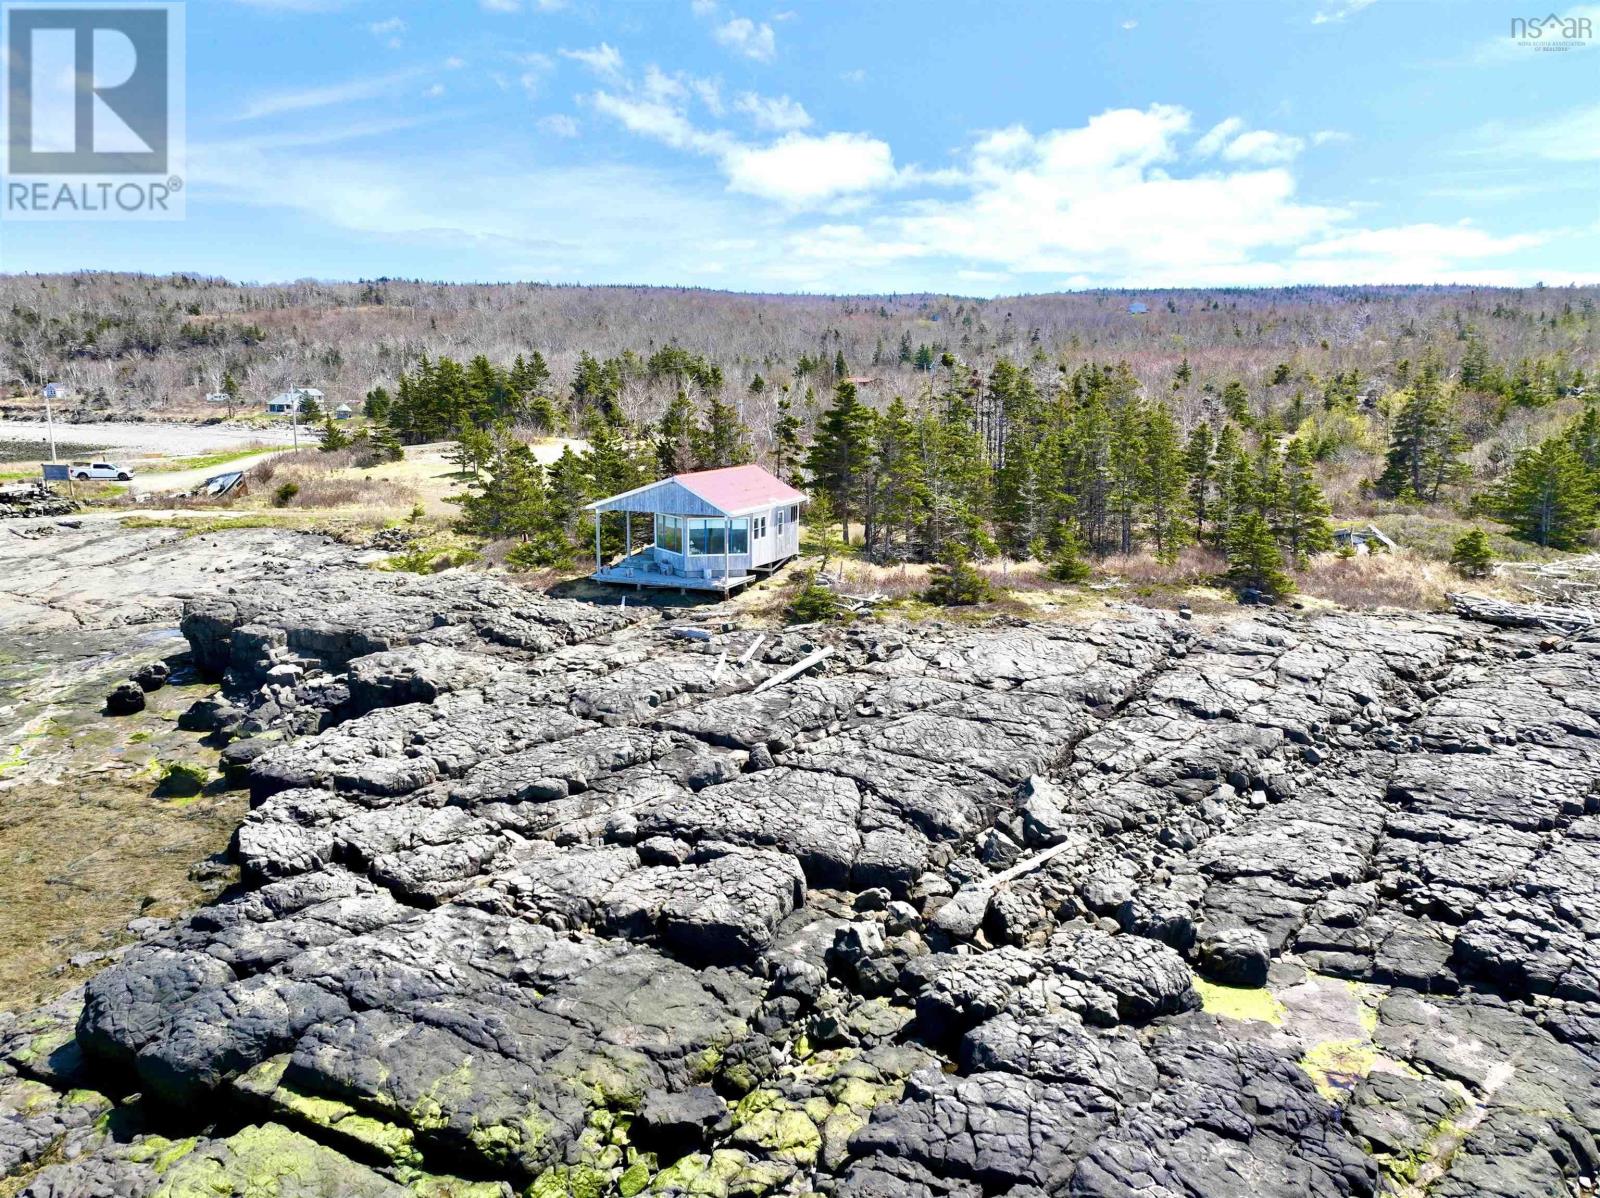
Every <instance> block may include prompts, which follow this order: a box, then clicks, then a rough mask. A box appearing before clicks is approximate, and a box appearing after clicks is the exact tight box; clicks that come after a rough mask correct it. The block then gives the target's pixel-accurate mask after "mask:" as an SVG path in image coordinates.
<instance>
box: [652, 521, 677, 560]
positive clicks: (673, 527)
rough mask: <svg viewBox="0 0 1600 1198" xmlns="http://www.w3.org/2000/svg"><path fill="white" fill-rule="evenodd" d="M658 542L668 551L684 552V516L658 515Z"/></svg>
mask: <svg viewBox="0 0 1600 1198" xmlns="http://www.w3.org/2000/svg"><path fill="white" fill-rule="evenodd" d="M656 544H657V545H658V546H659V547H660V548H662V549H665V550H666V551H667V552H668V553H682V552H683V518H682V517H681V516H657V517H656Z"/></svg>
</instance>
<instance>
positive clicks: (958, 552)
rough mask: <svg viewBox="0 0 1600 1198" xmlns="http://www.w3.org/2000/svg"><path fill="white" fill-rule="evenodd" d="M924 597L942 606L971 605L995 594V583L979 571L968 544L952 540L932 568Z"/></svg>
mask: <svg viewBox="0 0 1600 1198" xmlns="http://www.w3.org/2000/svg"><path fill="white" fill-rule="evenodd" d="M924 598H926V599H927V601H928V602H929V603H936V604H938V605H939V606H940V607H971V606H973V605H975V604H979V603H987V602H989V601H990V600H991V599H993V598H994V587H993V586H991V585H990V583H989V580H988V579H987V578H985V577H984V576H983V575H982V574H980V573H978V569H977V567H976V566H974V565H973V564H972V558H971V555H970V554H968V552H967V549H966V546H964V545H962V544H960V543H959V542H953V543H952V544H951V545H950V546H949V548H948V549H947V550H946V551H945V556H944V559H943V560H942V561H940V562H938V563H937V564H936V565H935V566H934V567H933V569H932V570H931V571H930V572H929V576H928V589H927V591H926V592H924Z"/></svg>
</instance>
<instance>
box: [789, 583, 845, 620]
mask: <svg viewBox="0 0 1600 1198" xmlns="http://www.w3.org/2000/svg"><path fill="white" fill-rule="evenodd" d="M841 606H842V605H841V604H840V602H839V596H837V595H835V594H834V593H833V590H832V589H831V588H829V587H826V586H823V585H822V583H821V581H820V580H819V579H818V577H817V571H816V570H812V571H811V573H810V574H808V575H806V581H805V584H804V585H803V586H801V588H800V590H799V591H798V592H797V593H796V594H795V597H794V600H793V602H791V603H790V604H789V615H790V616H791V617H792V618H793V619H794V621H795V622H796V623H799V624H817V623H821V622H822V621H825V620H836V619H838V618H839V615H840V614H841Z"/></svg>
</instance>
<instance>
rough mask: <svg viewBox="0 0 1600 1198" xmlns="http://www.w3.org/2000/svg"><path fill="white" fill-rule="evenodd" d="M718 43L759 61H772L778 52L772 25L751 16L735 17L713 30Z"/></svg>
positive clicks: (712, 32)
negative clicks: (752, 18) (757, 20)
mask: <svg viewBox="0 0 1600 1198" xmlns="http://www.w3.org/2000/svg"><path fill="white" fill-rule="evenodd" d="M711 35H712V36H713V37H714V38H716V39H717V41H718V43H720V44H721V45H724V46H726V47H728V49H730V50H732V51H734V52H735V53H737V54H742V55H744V56H745V57H746V58H753V59H755V60H756V61H757V62H771V61H772V57H773V55H774V54H776V53H777V49H778V46H777V38H776V36H775V35H774V34H773V32H772V26H771V25H768V24H767V23H766V22H765V21H761V22H759V23H758V22H756V21H752V20H751V19H750V18H749V17H733V18H731V19H729V20H727V21H725V22H723V23H722V24H721V25H718V26H717V27H716V28H714V29H713V30H712V31H711Z"/></svg>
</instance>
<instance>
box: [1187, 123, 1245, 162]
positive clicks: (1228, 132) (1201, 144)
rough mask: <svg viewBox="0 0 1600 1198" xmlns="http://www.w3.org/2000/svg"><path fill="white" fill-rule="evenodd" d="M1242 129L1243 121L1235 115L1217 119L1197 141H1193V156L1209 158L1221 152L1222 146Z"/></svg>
mask: <svg viewBox="0 0 1600 1198" xmlns="http://www.w3.org/2000/svg"><path fill="white" fill-rule="evenodd" d="M1243 131H1244V122H1243V121H1241V120H1240V119H1239V118H1238V117H1236V116H1230V117H1228V118H1227V119H1226V120H1223V121H1218V122H1217V123H1216V124H1215V125H1212V126H1211V128H1210V129H1208V130H1206V133H1205V135H1204V136H1203V137H1201V138H1200V140H1199V141H1197V142H1195V143H1194V153H1195V157H1197V158H1210V157H1211V156H1212V155H1214V154H1219V153H1221V152H1222V148H1223V147H1224V146H1225V145H1227V144H1228V142H1229V141H1231V140H1232V139H1233V138H1234V137H1235V136H1236V135H1237V134H1239V133H1242V132H1243Z"/></svg>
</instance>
